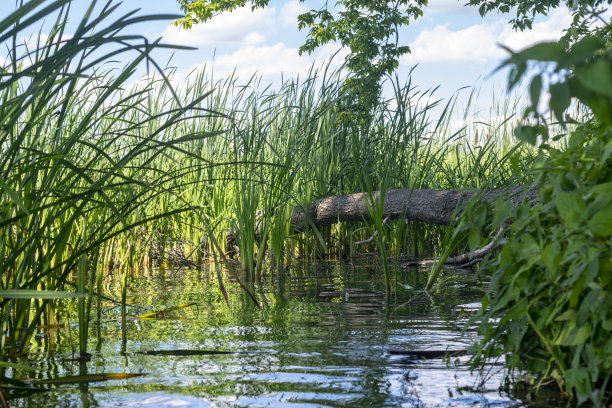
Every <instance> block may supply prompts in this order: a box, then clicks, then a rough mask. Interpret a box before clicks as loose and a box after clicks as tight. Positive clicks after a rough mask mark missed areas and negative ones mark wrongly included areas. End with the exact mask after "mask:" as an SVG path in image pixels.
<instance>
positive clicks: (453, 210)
mask: <svg viewBox="0 0 612 408" xmlns="http://www.w3.org/2000/svg"><path fill="white" fill-rule="evenodd" d="M475 194H477V193H476V192H470V191H457V190H420V189H409V188H405V189H396V190H388V191H387V192H386V194H385V198H384V205H383V217H384V218H389V219H397V218H402V217H403V218H405V219H406V221H407V222H408V221H416V222H424V223H429V224H437V225H449V224H450V223H451V221H452V218H453V215H455V216H458V215H460V214H461V213H462V212H463V210H465V207H466V205H467V203H468V202H469V201H470V199H472V197H474V195H475ZM372 196H373V199H374V200H375V201H376V200H379V199H380V192H379V191H375V192H374V193H373V194H372ZM499 196H503V197H504V198H505V199H507V200H508V201H509V202H511V203H512V204H513V205H514V206H518V205H519V204H520V203H521V202H522V201H523V200H524V199H525V200H527V201H528V202H533V201H534V200H535V197H536V188H535V187H532V186H519V187H510V188H500V189H494V190H486V191H485V192H484V193H483V194H482V200H483V201H484V202H486V203H488V204H490V205H493V204H494V203H495V200H496V199H497V197H499ZM369 201H370V198H369V195H368V193H356V194H346V195H340V196H330V197H325V198H321V199H319V200H317V201H315V202H313V203H312V204H310V206H309V208H308V214H306V211H305V208H303V207H295V208H294V211H293V216H292V218H291V226H292V228H293V229H294V230H297V231H303V230H305V229H308V227H309V225H310V223H312V224H313V225H314V226H316V227H322V226H325V225H331V224H335V223H337V222H339V221H343V222H345V221H369V220H370V215H369V211H368V206H367V203H369Z"/></svg>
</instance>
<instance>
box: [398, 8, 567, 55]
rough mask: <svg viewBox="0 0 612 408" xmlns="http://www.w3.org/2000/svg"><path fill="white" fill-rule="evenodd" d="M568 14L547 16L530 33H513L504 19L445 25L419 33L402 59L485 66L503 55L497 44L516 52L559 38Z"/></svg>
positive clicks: (564, 11) (555, 13)
mask: <svg viewBox="0 0 612 408" xmlns="http://www.w3.org/2000/svg"><path fill="white" fill-rule="evenodd" d="M570 22H571V14H570V12H569V11H567V10H564V9H557V10H555V11H554V12H553V13H551V15H550V17H549V18H548V19H547V20H545V21H543V22H541V23H536V24H534V25H533V28H532V29H531V30H526V31H522V32H521V31H518V32H517V31H514V30H513V29H512V28H511V27H510V26H509V25H508V23H507V22H506V21H505V20H498V21H496V22H494V23H480V24H475V25H472V26H470V27H467V28H464V29H461V30H457V31H451V30H449V28H448V27H447V26H445V25H438V26H436V27H434V28H433V29H425V30H423V31H421V32H420V33H419V35H418V37H417V38H416V39H415V40H414V41H413V42H412V43H411V44H410V47H411V49H412V54H409V55H407V56H404V57H403V60H404V61H405V62H407V63H416V62H424V63H451V62H452V63H470V62H472V63H480V64H482V63H486V62H489V61H496V60H499V59H501V58H503V57H505V56H506V52H505V51H504V50H503V49H501V48H500V47H499V46H498V44H503V45H505V46H507V47H510V48H511V49H515V50H519V49H522V48H525V47H527V46H529V45H532V44H535V43H536V42H541V41H547V40H548V41H550V40H555V39H558V38H559V37H560V36H561V35H562V34H563V31H562V30H563V28H565V27H567V26H569V24H570Z"/></svg>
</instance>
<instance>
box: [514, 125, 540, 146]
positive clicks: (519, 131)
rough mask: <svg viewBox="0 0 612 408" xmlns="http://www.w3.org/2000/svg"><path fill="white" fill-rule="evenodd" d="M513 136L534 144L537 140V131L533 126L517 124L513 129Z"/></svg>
mask: <svg viewBox="0 0 612 408" xmlns="http://www.w3.org/2000/svg"><path fill="white" fill-rule="evenodd" d="M514 134H515V136H516V137H517V138H518V139H519V140H522V141H523V142H525V143H529V144H530V145H532V146H535V144H536V142H537V140H538V131H537V129H536V127H534V126H523V125H521V126H517V127H516V129H515V130H514Z"/></svg>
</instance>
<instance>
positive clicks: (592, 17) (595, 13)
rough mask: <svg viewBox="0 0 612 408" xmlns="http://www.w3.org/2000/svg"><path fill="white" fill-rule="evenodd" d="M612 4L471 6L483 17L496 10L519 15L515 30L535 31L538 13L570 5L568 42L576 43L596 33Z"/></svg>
mask: <svg viewBox="0 0 612 408" xmlns="http://www.w3.org/2000/svg"><path fill="white" fill-rule="evenodd" d="M610 3H612V2H611V1H610V0H580V1H578V0H565V1H562V0H469V3H468V5H471V6H475V7H478V11H479V12H480V15H481V16H484V15H486V14H488V13H490V12H492V11H500V12H502V13H511V12H516V16H515V17H514V18H513V19H511V20H510V24H512V26H513V27H514V28H515V29H518V30H521V31H522V30H525V29H531V27H532V25H533V20H534V19H535V17H536V16H537V15H538V14H544V15H546V14H547V13H548V12H549V11H550V9H553V8H557V7H562V6H566V7H567V8H568V9H570V10H572V14H573V17H574V18H573V21H572V25H571V27H569V28H568V30H567V33H566V35H565V39H567V40H570V41H573V40H577V39H579V38H580V37H582V36H583V35H585V34H587V33H589V32H592V31H593V30H595V31H599V29H597V28H595V29H594V28H593V27H592V24H593V23H594V22H595V21H596V20H599V19H600V15H601V14H602V12H603V9H601V8H600V7H601V6H602V5H605V4H610Z"/></svg>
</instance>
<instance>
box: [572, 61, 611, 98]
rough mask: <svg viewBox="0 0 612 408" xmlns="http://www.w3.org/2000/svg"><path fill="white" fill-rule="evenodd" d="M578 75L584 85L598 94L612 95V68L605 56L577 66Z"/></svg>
mask: <svg viewBox="0 0 612 408" xmlns="http://www.w3.org/2000/svg"><path fill="white" fill-rule="evenodd" d="M576 77H577V78H578V80H579V81H580V83H581V84H582V85H584V86H585V87H586V88H588V89H590V90H591V91H593V92H596V93H598V94H600V95H601V94H604V95H606V96H612V68H611V67H610V63H609V62H608V61H606V60H605V59H603V58H598V59H596V60H595V61H594V62H592V63H590V64H588V65H583V66H581V67H578V68H576Z"/></svg>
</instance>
